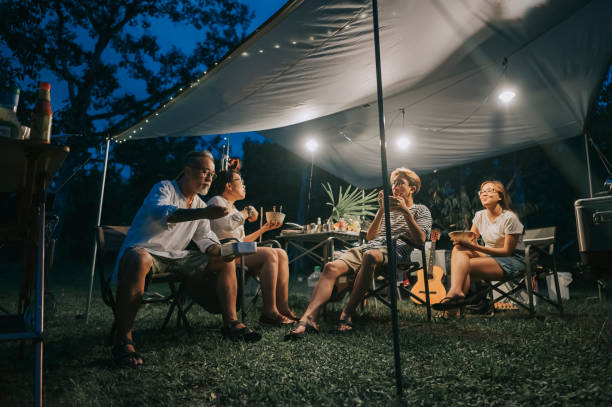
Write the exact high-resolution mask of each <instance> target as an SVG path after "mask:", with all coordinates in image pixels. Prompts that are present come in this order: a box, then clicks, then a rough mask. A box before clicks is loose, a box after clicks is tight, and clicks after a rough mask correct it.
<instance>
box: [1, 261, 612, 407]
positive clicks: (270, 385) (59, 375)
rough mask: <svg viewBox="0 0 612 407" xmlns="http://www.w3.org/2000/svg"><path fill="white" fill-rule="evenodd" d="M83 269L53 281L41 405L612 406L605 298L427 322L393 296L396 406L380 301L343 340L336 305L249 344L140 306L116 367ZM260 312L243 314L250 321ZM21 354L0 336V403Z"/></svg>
mask: <svg viewBox="0 0 612 407" xmlns="http://www.w3.org/2000/svg"><path fill="white" fill-rule="evenodd" d="M80 275H81V276H82V277H83V278H81V280H78V281H75V280H74V279H71V278H64V279H63V280H62V278H63V277H62V278H59V279H56V281H55V282H53V281H50V288H51V291H52V292H53V294H54V297H55V311H54V312H50V313H49V315H48V320H47V323H46V326H45V328H46V334H45V338H46V341H45V364H44V378H45V401H46V404H47V405H49V406H98V405H99V406H149V405H181V406H209V405H210V406H212V405H218V406H225V405H294V406H302V405H313V406H319V405H448V406H459V405H493V406H495V405H503V406H507V405H510V406H513V405H581V406H582V405H596V406H600V405H612V365H611V353H612V326H611V324H612V321H610V316H611V315H612V306H611V305H610V304H609V303H608V304H605V305H600V304H599V303H597V302H593V301H588V300H587V299H586V298H585V295H582V296H581V295H580V294H579V293H577V292H575V291H576V290H574V289H573V288H572V289H573V290H574V291H572V296H573V297H574V298H573V299H572V300H570V301H569V302H567V303H566V307H567V315H566V317H565V318H559V316H558V314H555V313H554V312H553V310H552V309H549V308H547V307H546V306H540V307H539V308H538V317H537V318H529V317H528V316H527V314H526V313H524V312H522V311H520V312H519V311H508V312H501V313H498V314H496V315H495V316H494V317H492V318H490V317H466V318H462V319H456V320H448V321H446V320H441V319H436V320H434V321H433V322H431V323H428V322H426V320H425V312H424V309H422V308H421V307H417V306H414V305H412V304H411V302H410V301H402V302H401V304H400V338H401V360H402V370H403V377H404V399H403V400H398V399H397V398H396V396H395V376H394V365H393V344H392V339H391V323H390V317H389V312H388V310H387V309H386V308H385V307H384V306H382V305H379V306H378V309H377V310H376V309H375V308H374V306H373V305H370V306H368V307H367V308H366V311H365V312H364V313H363V314H362V315H361V316H360V317H358V318H356V323H357V325H356V328H357V330H356V332H354V333H353V334H351V335H343V336H338V335H332V334H329V333H326V332H325V331H327V330H329V329H330V328H331V327H332V326H333V323H334V319H335V318H337V315H338V313H339V310H340V308H339V306H335V307H330V309H329V310H328V311H329V312H328V313H327V319H325V318H323V317H321V318H320V321H321V324H320V326H321V328H322V330H323V332H322V333H321V334H320V335H310V336H309V337H307V338H305V339H304V340H302V341H295V342H283V341H282V338H283V335H284V334H285V332H286V330H285V329H281V328H278V329H277V328H272V329H270V328H267V329H263V328H262V332H263V339H262V340H261V341H260V342H258V343H255V344H243V343H233V342H229V341H225V340H223V339H222V338H221V335H220V332H219V326H220V317H219V316H214V315H210V314H208V313H206V312H205V311H204V310H202V309H201V308H199V307H194V309H193V310H192V312H191V313H190V314H189V319H190V322H191V323H192V326H193V328H194V332H193V334H192V335H188V334H187V333H185V332H184V331H182V330H177V329H176V328H175V327H174V325H172V326H170V327H169V328H168V329H166V331H165V332H164V333H160V332H159V327H160V326H161V323H162V320H163V316H164V315H165V312H166V309H167V308H166V307H165V306H148V307H145V308H143V309H141V311H140V313H139V314H138V318H137V322H136V328H135V340H136V343H137V345H138V346H137V348H138V350H139V351H140V352H141V353H142V354H143V356H144V357H145V366H144V367H143V368H140V369H119V368H116V367H115V366H114V365H113V363H112V361H111V359H110V351H109V348H108V347H107V346H106V345H105V338H106V334H107V332H108V329H109V327H110V323H111V312H110V310H109V309H108V308H107V307H105V306H104V304H103V303H102V301H101V299H100V298H99V295H98V293H97V292H96V293H95V295H94V302H93V306H92V310H91V314H90V320H89V323H88V324H87V325H86V324H85V322H84V320H83V319H82V318H79V315H80V314H82V313H83V310H84V304H85V298H86V293H85V290H86V288H83V287H86V286H87V284H86V283H85V284H83V283H84V282H86V276H83V274H82V273H81V274H80ZM304 284H305V283H301V284H299V283H297V282H296V283H295V284H293V285H292V294H291V303H292V305H293V307H294V310H295V311H303V310H304V309H305V307H306V305H307V302H308V299H307V296H306V294H305V287H304ZM6 287H8V285H6V284H3V286H2V288H0V305H2V306H4V307H5V308H7V307H9V306H10V307H12V306H13V305H12V304H11V301H13V303H14V299H13V295H12V294H9V291H8V289H7V288H6ZM589 295H591V293H590V292H589ZM7 304H8V305H7ZM257 317H258V311H253V312H252V313H251V314H250V315H249V321H256V320H257ZM251 325H252V326H253V327H256V324H255V323H254V322H252V323H251ZM18 349H19V345H18V343H15V342H4V343H0V406H21V405H31V404H32V380H33V379H32V366H33V357H32V352H31V347H30V346H27V347H26V351H25V357H24V359H23V360H19V359H18V358H17V354H18Z"/></svg>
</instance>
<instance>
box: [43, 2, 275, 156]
mask: <svg viewBox="0 0 612 407" xmlns="http://www.w3.org/2000/svg"><path fill="white" fill-rule="evenodd" d="M241 1H242V2H243V3H245V4H247V5H248V6H249V8H250V9H251V10H253V12H254V18H253V20H252V22H251V25H250V26H249V29H248V32H247V33H246V35H249V34H250V33H251V32H253V31H254V30H255V29H256V28H258V27H259V26H261V25H262V24H263V23H264V22H265V21H266V20H267V19H268V18H269V17H271V16H272V15H273V14H274V13H275V12H276V11H278V10H279V9H280V8H281V7H282V6H283V5H284V4H285V3H286V2H287V0H251V1H249V0H241ZM151 31H152V32H153V33H154V34H156V35H157V36H158V42H159V45H160V48H161V49H162V50H168V49H170V48H171V47H173V46H176V47H178V48H180V49H182V50H184V51H185V52H186V53H189V52H190V51H191V50H193V48H194V46H195V44H196V42H197V41H198V35H197V30H195V29H193V28H189V27H184V26H181V25H176V24H173V23H172V22H170V21H167V20H163V19H159V20H158V21H154V22H153V24H152V28H151ZM87 41H88V38H87V37H86V36H84V38H83V42H85V43H87ZM107 57H108V58H109V59H110V60H112V59H113V55H112V53H109V54H108V55H107ZM119 78H120V81H121V85H122V87H123V88H124V89H126V88H129V90H130V92H133V93H135V94H136V96H137V97H144V96H145V92H144V90H145V84H144V83H142V81H135V80H132V79H130V78H127V77H124V78H123V79H121V73H119ZM40 80H42V81H48V82H50V83H51V84H52V89H51V92H52V104H53V109H54V110H60V109H61V107H62V105H64V104H65V103H67V102H68V91H67V87H66V84H65V83H62V82H60V81H59V80H57V79H56V78H55V76H54V75H53V74H51V73H50V72H42V73H41V76H40ZM99 125H100V127H101V129H103V128H104V127H105V125H106V123H99ZM246 137H251V138H254V139H258V140H261V139H263V138H262V137H260V136H259V135H258V134H257V133H252V132H250V133H244V134H240V135H232V136H231V139H230V141H231V153H232V155H234V156H235V155H238V156H242V142H243V141H244V139H245V138H246Z"/></svg>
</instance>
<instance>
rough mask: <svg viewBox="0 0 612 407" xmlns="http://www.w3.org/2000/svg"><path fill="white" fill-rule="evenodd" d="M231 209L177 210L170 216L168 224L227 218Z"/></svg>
mask: <svg viewBox="0 0 612 407" xmlns="http://www.w3.org/2000/svg"><path fill="white" fill-rule="evenodd" d="M228 213H229V209H228V208H226V207H225V206H216V205H212V206H207V207H206V208H196V209H177V210H176V211H175V212H174V213H173V214H172V215H170V216H168V218H167V219H166V221H167V222H168V223H179V222H190V221H193V220H200V219H217V218H222V217H224V216H226V215H227V214H228Z"/></svg>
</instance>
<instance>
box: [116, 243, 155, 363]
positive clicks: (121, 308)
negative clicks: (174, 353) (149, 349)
mask: <svg viewBox="0 0 612 407" xmlns="http://www.w3.org/2000/svg"><path fill="white" fill-rule="evenodd" d="M125 256H126V259H125V261H124V265H123V267H122V268H121V270H119V282H118V285H117V304H116V306H115V312H116V320H115V322H116V326H115V337H114V338H113V344H114V345H116V344H118V343H120V342H124V341H130V342H131V341H132V328H133V326H134V320H135V318H136V314H137V313H138V309H139V308H140V304H141V302H142V295H143V294H144V286H145V281H146V277H147V274H148V273H149V271H150V270H151V264H152V262H153V260H152V258H151V255H150V254H149V253H148V252H147V251H146V250H144V249H133V250H130V251H129V252H127V253H126V254H125ZM125 350H127V351H131V352H134V351H135V349H134V346H133V345H131V344H128V345H125ZM132 361H133V364H134V365H141V364H142V363H143V360H142V359H141V358H138V359H136V358H133V359H132Z"/></svg>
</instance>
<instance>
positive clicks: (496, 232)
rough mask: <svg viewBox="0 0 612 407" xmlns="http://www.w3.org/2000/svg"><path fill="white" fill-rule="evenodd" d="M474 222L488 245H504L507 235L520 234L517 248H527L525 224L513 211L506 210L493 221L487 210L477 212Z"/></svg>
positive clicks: (497, 246) (498, 246)
mask: <svg viewBox="0 0 612 407" xmlns="http://www.w3.org/2000/svg"><path fill="white" fill-rule="evenodd" d="M472 224H473V225H475V226H476V227H477V228H478V232H480V236H482V240H483V241H484V243H485V246H486V247H496V248H500V247H504V240H505V238H506V235H520V236H519V240H518V242H517V243H516V247H515V250H525V245H524V244H523V230H524V226H523V224H522V223H521V221H520V220H519V218H518V216H516V214H515V213H514V212H512V211H508V210H504V211H502V213H501V215H499V216H498V217H497V218H496V219H495V220H494V221H493V222H491V220H490V219H489V217H488V216H487V210H486V209H483V210H481V211H478V212H476V214H475V215H474V219H473V220H472Z"/></svg>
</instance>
